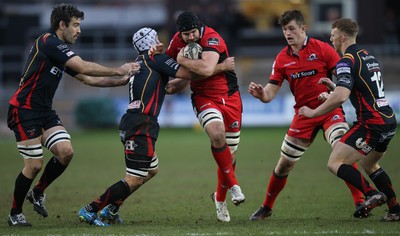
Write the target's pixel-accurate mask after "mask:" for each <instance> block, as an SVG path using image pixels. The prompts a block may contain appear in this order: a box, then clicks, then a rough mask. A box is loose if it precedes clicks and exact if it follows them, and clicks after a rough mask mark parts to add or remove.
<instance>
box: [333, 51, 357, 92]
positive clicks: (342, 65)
mask: <svg viewBox="0 0 400 236" xmlns="http://www.w3.org/2000/svg"><path fill="white" fill-rule="evenodd" d="M353 66H354V63H353V61H352V60H351V59H350V58H349V57H346V56H344V57H343V58H342V59H341V60H340V61H339V62H338V63H337V65H336V78H337V84H336V86H342V87H345V88H348V89H349V90H352V88H353V85H354V77H353Z"/></svg>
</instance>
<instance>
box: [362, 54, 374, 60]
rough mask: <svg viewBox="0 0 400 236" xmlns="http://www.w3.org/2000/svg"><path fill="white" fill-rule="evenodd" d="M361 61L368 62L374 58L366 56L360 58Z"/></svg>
mask: <svg viewBox="0 0 400 236" xmlns="http://www.w3.org/2000/svg"><path fill="white" fill-rule="evenodd" d="M361 59H363V61H368V60H371V59H375V57H374V56H372V55H366V56H363V57H361Z"/></svg>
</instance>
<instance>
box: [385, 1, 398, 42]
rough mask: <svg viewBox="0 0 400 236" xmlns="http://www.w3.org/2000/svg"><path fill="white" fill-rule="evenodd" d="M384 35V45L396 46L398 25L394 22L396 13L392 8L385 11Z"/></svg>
mask: <svg viewBox="0 0 400 236" xmlns="http://www.w3.org/2000/svg"><path fill="white" fill-rule="evenodd" d="M385 18H386V19H385V25H384V27H385V31H384V32H385V35H384V43H385V44H398V43H399V41H398V37H397V28H398V27H399V25H398V23H397V22H396V12H395V10H394V9H392V8H387V9H386V14H385Z"/></svg>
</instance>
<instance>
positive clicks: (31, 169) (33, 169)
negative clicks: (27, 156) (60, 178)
mask: <svg viewBox="0 0 400 236" xmlns="http://www.w3.org/2000/svg"><path fill="white" fill-rule="evenodd" d="M42 167H43V159H37V160H33V161H30V162H29V163H26V164H25V166H24V172H25V173H26V174H27V175H28V176H29V177H33V178H35V177H36V175H37V174H39V172H40V171H41V170H42Z"/></svg>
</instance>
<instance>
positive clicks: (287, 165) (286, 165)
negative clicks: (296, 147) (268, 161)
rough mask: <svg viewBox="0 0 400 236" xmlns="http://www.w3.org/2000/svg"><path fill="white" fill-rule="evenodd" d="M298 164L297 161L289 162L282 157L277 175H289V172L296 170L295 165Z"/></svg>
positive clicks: (276, 170)
mask: <svg viewBox="0 0 400 236" xmlns="http://www.w3.org/2000/svg"><path fill="white" fill-rule="evenodd" d="M296 163H297V162H295V161H289V160H288V159H286V158H285V157H281V158H280V159H279V162H278V165H276V167H275V170H274V171H275V174H276V175H277V176H285V175H288V174H289V172H290V171H291V170H292V169H293V168H294V166H295V164H296Z"/></svg>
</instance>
